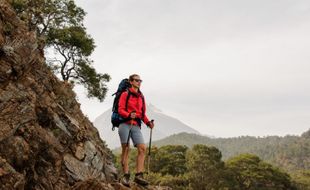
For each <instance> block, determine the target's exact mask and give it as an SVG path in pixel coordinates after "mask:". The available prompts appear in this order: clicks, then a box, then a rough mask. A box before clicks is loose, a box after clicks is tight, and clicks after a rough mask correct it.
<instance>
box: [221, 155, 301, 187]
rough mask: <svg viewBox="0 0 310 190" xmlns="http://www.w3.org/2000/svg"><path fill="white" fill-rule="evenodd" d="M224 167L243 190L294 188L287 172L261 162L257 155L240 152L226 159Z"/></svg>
mask: <svg viewBox="0 0 310 190" xmlns="http://www.w3.org/2000/svg"><path fill="white" fill-rule="evenodd" d="M226 167H227V168H228V169H230V170H231V172H232V173H233V175H234V176H235V178H236V180H237V181H238V184H239V188H240V189H244V190H257V189H264V190H273V189H278V190H281V189H283V190H293V189H296V188H295V187H294V186H293V185H292V183H291V180H290V177H289V175H288V174H286V173H284V172H282V171H280V170H279V169H278V168H275V167H273V166H272V165H271V164H268V163H265V162H263V161H262V160H261V159H260V158H259V157H257V156H255V155H251V154H242V155H239V156H237V157H234V158H231V159H230V160H228V161H227V164H226Z"/></svg>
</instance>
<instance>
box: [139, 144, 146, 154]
mask: <svg viewBox="0 0 310 190" xmlns="http://www.w3.org/2000/svg"><path fill="white" fill-rule="evenodd" d="M145 152H146V147H145V145H144V144H143V145H139V146H138V154H145Z"/></svg>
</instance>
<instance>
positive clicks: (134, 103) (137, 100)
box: [118, 88, 149, 125]
mask: <svg viewBox="0 0 310 190" xmlns="http://www.w3.org/2000/svg"><path fill="white" fill-rule="evenodd" d="M129 91H130V93H131V94H130V97H129V99H128V104H127V110H126V99H127V96H128V92H127V91H125V92H123V93H122V94H121V97H120V99H119V103H118V113H119V114H120V115H121V116H122V117H123V118H129V117H130V113H131V112H133V111H135V112H136V117H137V118H139V119H141V120H142V121H143V122H144V123H145V124H146V125H149V119H148V118H147V116H146V114H145V113H146V107H145V103H144V104H143V99H142V96H143V95H142V94H141V93H140V92H135V91H134V89H133V88H129ZM142 108H143V109H144V117H143V118H142V115H143V114H142V110H143V109H142ZM126 123H128V124H130V123H131V121H128V122H126ZM133 125H138V122H137V121H135V120H134V121H133Z"/></svg>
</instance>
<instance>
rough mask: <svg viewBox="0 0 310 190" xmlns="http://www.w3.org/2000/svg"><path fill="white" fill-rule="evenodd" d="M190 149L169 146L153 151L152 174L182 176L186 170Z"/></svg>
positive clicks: (180, 146) (181, 146)
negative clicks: (187, 155)
mask: <svg viewBox="0 0 310 190" xmlns="http://www.w3.org/2000/svg"><path fill="white" fill-rule="evenodd" d="M187 149H188V147H187V146H183V145H167V146H162V147H160V148H159V149H157V150H154V151H152V155H153V156H152V162H151V164H150V167H151V170H152V172H156V173H161V174H162V175H167V174H169V175H172V176H177V175H182V174H184V173H185V172H186V171H187V169H186V159H185V155H186V151H187Z"/></svg>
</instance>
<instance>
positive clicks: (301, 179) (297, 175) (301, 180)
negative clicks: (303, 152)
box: [291, 170, 310, 189]
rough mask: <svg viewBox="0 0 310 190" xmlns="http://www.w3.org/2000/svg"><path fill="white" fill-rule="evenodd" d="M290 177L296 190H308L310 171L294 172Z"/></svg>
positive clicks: (309, 187) (309, 186)
mask: <svg viewBox="0 0 310 190" xmlns="http://www.w3.org/2000/svg"><path fill="white" fill-rule="evenodd" d="M291 176H292V178H293V180H294V182H295V184H296V186H297V187H298V189H310V170H300V171H296V172H294V173H293V174H292V175H291Z"/></svg>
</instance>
